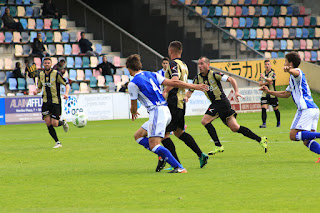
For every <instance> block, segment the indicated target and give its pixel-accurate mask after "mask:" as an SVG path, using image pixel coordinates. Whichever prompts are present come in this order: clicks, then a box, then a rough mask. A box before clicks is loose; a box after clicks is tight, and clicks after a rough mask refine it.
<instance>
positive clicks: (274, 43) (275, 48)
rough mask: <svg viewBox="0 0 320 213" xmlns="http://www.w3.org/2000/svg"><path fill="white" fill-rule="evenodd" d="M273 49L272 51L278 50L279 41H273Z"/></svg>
mask: <svg viewBox="0 0 320 213" xmlns="http://www.w3.org/2000/svg"><path fill="white" fill-rule="evenodd" d="M273 49H274V50H280V41H279V40H274V41H273Z"/></svg>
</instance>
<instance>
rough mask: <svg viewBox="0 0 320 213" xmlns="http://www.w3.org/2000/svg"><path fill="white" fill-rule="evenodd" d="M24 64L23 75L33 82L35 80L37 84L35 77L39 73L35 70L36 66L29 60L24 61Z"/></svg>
mask: <svg viewBox="0 0 320 213" xmlns="http://www.w3.org/2000/svg"><path fill="white" fill-rule="evenodd" d="M24 64H25V66H26V68H25V70H24V73H25V75H26V76H28V77H29V78H33V80H35V82H37V79H36V78H37V77H38V75H39V71H38V69H37V66H36V64H35V63H30V62H29V59H25V60H24Z"/></svg>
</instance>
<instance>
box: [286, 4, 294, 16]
mask: <svg viewBox="0 0 320 213" xmlns="http://www.w3.org/2000/svg"><path fill="white" fill-rule="evenodd" d="M287 15H288V16H292V15H293V8H292V7H291V6H287Z"/></svg>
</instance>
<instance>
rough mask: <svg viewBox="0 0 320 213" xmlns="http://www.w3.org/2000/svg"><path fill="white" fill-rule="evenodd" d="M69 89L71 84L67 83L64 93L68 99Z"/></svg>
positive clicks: (64, 96)
mask: <svg viewBox="0 0 320 213" xmlns="http://www.w3.org/2000/svg"><path fill="white" fill-rule="evenodd" d="M69 90H70V85H69V84H67V85H66V92H65V93H64V94H63V98H64V99H68V94H69Z"/></svg>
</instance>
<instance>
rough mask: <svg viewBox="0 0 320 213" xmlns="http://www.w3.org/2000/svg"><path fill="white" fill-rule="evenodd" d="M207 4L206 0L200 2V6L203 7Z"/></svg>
mask: <svg viewBox="0 0 320 213" xmlns="http://www.w3.org/2000/svg"><path fill="white" fill-rule="evenodd" d="M205 3H206V0H199V2H198V5H200V6H203V5H204V4H205Z"/></svg>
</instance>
